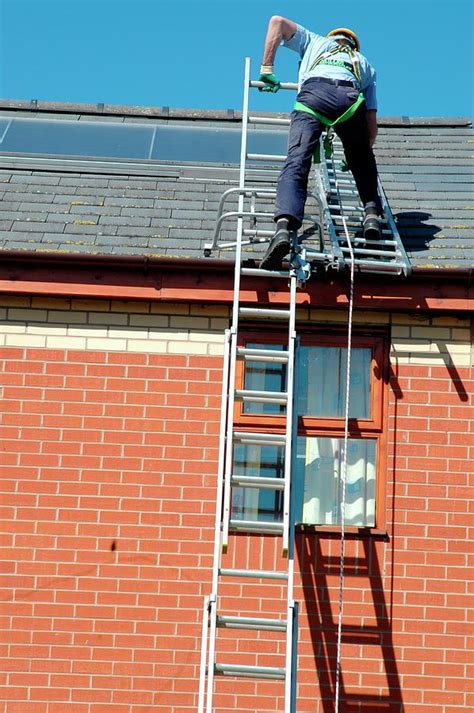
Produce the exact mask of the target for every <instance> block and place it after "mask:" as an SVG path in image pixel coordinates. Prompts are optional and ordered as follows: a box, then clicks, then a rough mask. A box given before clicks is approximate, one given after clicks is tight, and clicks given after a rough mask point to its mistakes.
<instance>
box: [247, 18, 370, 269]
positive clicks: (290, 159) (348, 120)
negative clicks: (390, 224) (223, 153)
mask: <svg viewBox="0 0 474 713" xmlns="http://www.w3.org/2000/svg"><path fill="white" fill-rule="evenodd" d="M280 44H281V45H283V46H284V47H288V48H289V49H292V50H294V51H295V52H297V53H298V54H299V55H300V57H301V62H300V68H299V76H298V96H297V98H296V104H295V109H294V111H293V112H292V113H291V122H290V131H289V135H288V155H287V158H286V161H285V163H284V166H283V168H282V171H281V173H280V176H279V178H278V182H277V195H276V202H275V215H274V220H275V223H276V231H275V234H274V236H273V238H272V240H271V241H270V245H269V247H268V250H267V252H266V254H265V256H264V258H263V260H262V261H261V263H260V267H262V268H264V269H270V270H272V269H278V268H280V267H281V263H282V260H283V258H284V257H285V255H287V254H288V253H289V252H290V249H291V238H292V236H293V235H296V231H297V230H298V229H299V228H300V227H301V225H302V222H303V215H304V206H305V202H306V196H307V186H308V176H309V171H310V168H311V162H312V157H313V154H314V152H315V150H316V149H317V147H318V146H319V138H320V136H321V133H322V131H323V129H324V128H325V126H327V125H328V123H329V122H334V121H337V123H335V124H334V131H335V132H336V133H337V134H338V136H339V137H340V139H341V141H342V144H343V146H344V152H345V156H346V159H347V163H348V166H349V168H350V169H351V171H352V174H353V176H354V180H355V183H356V186H357V190H358V192H359V195H360V198H361V201H362V204H363V206H364V217H363V233H364V237H365V239H366V240H378V239H379V238H380V236H381V230H380V216H381V215H382V208H381V201H380V197H379V195H378V190H377V165H376V162H375V157H374V153H373V151H372V147H373V145H374V143H375V138H376V136H377V99H376V74H375V70H374V69H373V67H372V66H371V65H370V64H369V62H368V61H367V59H366V58H365V57H364V56H363V55H362V54H361V53H360V52H359V49H360V43H359V39H358V37H357V35H356V34H355V33H354V32H352V30H349V29H347V28H344V27H343V28H338V29H336V30H332V31H331V32H329V33H328V35H327V37H323V36H321V35H317V34H315V33H314V32H310V31H309V30H307V29H306V28H304V27H302V26H301V25H298V24H296V23H295V22H293V21H292V20H288V19H286V18H284V17H280V16H279V15H274V16H273V17H271V18H270V21H269V24H268V30H267V35H266V38H265V46H264V52H263V61H262V65H261V67H260V77H259V79H260V81H261V82H263V85H262V86H261V87H260V90H261V91H264V92H265V91H266V92H276V91H278V89H279V88H280V81H279V80H278V78H277V77H276V75H275V74H274V71H273V64H274V60H275V55H276V51H277V49H278V47H279V45H280ZM322 119H324V121H323V120H322Z"/></svg>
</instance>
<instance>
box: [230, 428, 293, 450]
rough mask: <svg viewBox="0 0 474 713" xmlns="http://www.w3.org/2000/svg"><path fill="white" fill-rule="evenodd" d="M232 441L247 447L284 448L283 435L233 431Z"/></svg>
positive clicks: (284, 438)
mask: <svg viewBox="0 0 474 713" xmlns="http://www.w3.org/2000/svg"><path fill="white" fill-rule="evenodd" d="M234 441H236V442H237V443H243V444H248V445H262V446H284V445H285V443H286V436H285V434H284V433H250V432H249V431H234Z"/></svg>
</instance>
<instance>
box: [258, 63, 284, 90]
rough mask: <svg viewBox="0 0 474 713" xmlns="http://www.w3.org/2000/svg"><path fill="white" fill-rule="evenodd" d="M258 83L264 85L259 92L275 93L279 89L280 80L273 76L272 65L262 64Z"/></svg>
mask: <svg viewBox="0 0 474 713" xmlns="http://www.w3.org/2000/svg"><path fill="white" fill-rule="evenodd" d="M258 79H259V81H260V82H263V83H264V84H265V86H264V87H259V88H258V91H259V92H273V93H275V92H277V91H278V90H279V89H280V80H279V79H278V78H277V77H276V76H275V75H274V74H273V65H272V64H262V65H261V67H260V76H259V78H258Z"/></svg>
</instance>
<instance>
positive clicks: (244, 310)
mask: <svg viewBox="0 0 474 713" xmlns="http://www.w3.org/2000/svg"><path fill="white" fill-rule="evenodd" d="M239 313H240V314H241V315H242V316H243V317H273V318H274V319H288V318H289V316H290V310H289V309H263V308H260V307H241V308H240V309H239Z"/></svg>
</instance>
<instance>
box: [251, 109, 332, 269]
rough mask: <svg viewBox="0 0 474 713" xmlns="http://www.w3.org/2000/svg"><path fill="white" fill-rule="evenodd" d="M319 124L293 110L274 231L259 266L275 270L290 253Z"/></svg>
mask: <svg viewBox="0 0 474 713" xmlns="http://www.w3.org/2000/svg"><path fill="white" fill-rule="evenodd" d="M321 131H322V126H321V124H320V122H319V121H318V120H317V119H315V118H313V117H312V116H311V115H310V114H306V113H305V112H301V111H294V112H292V114H291V124H290V132H289V135H288V155H287V158H286V161H285V163H284V165H283V168H282V170H281V173H280V176H279V177H278V182H277V195H276V201H275V217H274V220H275V222H276V224H277V225H276V231H275V235H274V236H273V238H272V240H271V241H270V245H269V246H268V250H267V252H266V253H265V256H264V258H263V260H262V261H261V263H260V267H262V268H263V269H267V270H276V269H278V268H279V267H281V262H282V260H283V258H284V257H285V255H287V254H288V253H289V252H290V248H291V233H292V232H293V231H296V230H298V228H300V227H301V224H302V222H303V216H304V207H305V203H306V196H307V188H308V176H309V172H310V170H311V162H312V158H313V153H314V150H315V147H316V145H317V142H318V141H319V137H320V136H321Z"/></svg>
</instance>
